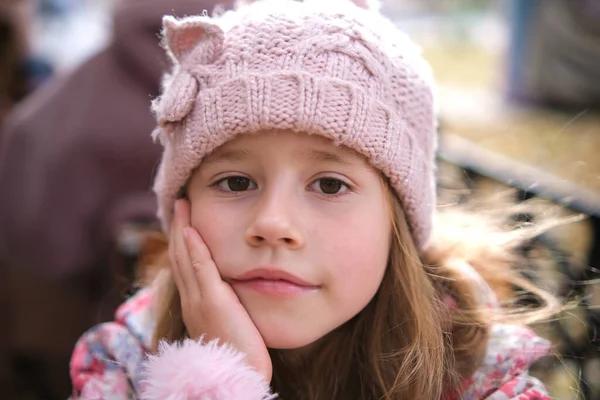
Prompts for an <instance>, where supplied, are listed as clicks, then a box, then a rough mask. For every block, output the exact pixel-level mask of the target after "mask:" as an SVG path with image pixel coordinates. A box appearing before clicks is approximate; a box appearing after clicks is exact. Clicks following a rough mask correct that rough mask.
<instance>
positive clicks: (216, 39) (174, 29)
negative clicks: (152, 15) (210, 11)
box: [152, 16, 224, 138]
mask: <svg viewBox="0 0 600 400" xmlns="http://www.w3.org/2000/svg"><path fill="white" fill-rule="evenodd" d="M223 40H224V33H223V30H222V29H221V28H220V27H219V26H217V25H215V24H214V23H212V22H211V21H210V18H208V17H206V16H194V17H187V18H183V19H176V18H174V17H171V16H165V17H163V45H164V46H165V48H166V50H167V53H168V54H169V56H170V57H171V59H172V61H173V63H174V64H175V68H174V72H173V74H172V75H170V76H167V77H166V79H164V81H163V89H164V90H163V93H162V95H161V96H160V97H159V98H157V99H155V100H154V101H153V102H152V110H153V111H154V113H155V115H156V119H157V122H158V126H159V128H160V129H159V130H158V131H156V132H155V134H153V136H155V138H156V136H160V134H161V133H167V134H170V133H172V132H173V131H174V129H173V128H174V123H177V122H179V121H181V120H182V119H183V118H185V117H186V116H187V115H188V114H189V112H190V111H191V110H192V108H193V106H194V103H195V100H196V98H197V96H198V91H199V84H198V79H197V77H196V76H194V75H195V74H197V73H198V71H202V70H203V68H204V67H205V66H206V65H207V64H211V63H213V62H214V61H215V59H216V58H217V56H218V54H219V51H220V49H221V46H222V44H223ZM192 71H194V72H192Z"/></svg>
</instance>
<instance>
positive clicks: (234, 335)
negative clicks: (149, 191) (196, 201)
mask: <svg viewBox="0 0 600 400" xmlns="http://www.w3.org/2000/svg"><path fill="white" fill-rule="evenodd" d="M169 260H170V262H171V269H172V272H173V279H174V280H175V284H176V285H177V288H178V290H179V296H180V298H181V309H182V313H183V322H184V323H185V326H186V328H187V330H188V332H189V334H190V336H191V337H192V338H194V339H198V338H200V336H202V335H204V337H205V338H206V339H207V340H211V339H216V338H218V339H219V340H220V342H222V343H230V344H232V345H233V346H234V347H235V348H236V349H237V350H238V351H240V352H243V353H245V354H246V361H247V362H248V363H249V364H250V365H251V366H252V367H253V368H254V369H255V370H256V371H257V372H258V373H260V374H261V375H263V376H264V378H265V379H266V381H267V382H271V377H272V374H273V365H272V363H271V358H270V357H269V352H268V351H267V347H266V345H265V342H264V340H263V338H262V336H261V334H260V332H259V331H258V329H257V328H256V326H255V325H254V322H252V319H251V318H250V315H249V314H248V312H247V311H246V309H245V308H244V306H243V305H242V304H241V303H240V301H239V299H238V297H237V295H236V294H235V292H234V291H233V289H232V288H231V286H230V285H229V284H228V283H227V282H225V281H223V280H222V279H221V276H220V274H219V270H218V269H217V266H216V265H215V262H214V261H213V259H212V256H211V254H210V251H209V250H208V247H206V244H204V241H203V240H202V238H201V236H200V234H199V233H198V231H197V230H196V229H194V228H193V227H191V226H190V205H189V203H188V202H187V201H186V200H177V202H176V203H175V216H174V218H173V223H172V227H171V237H170V240H169Z"/></svg>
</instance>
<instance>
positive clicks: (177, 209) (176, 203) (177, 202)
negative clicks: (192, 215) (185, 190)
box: [173, 200, 180, 214]
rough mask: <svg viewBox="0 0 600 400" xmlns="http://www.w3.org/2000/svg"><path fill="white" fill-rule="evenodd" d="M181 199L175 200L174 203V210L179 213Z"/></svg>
mask: <svg viewBox="0 0 600 400" xmlns="http://www.w3.org/2000/svg"><path fill="white" fill-rule="evenodd" d="M179 207H180V205H179V200H175V204H174V205H173V210H174V211H175V213H176V214H177V213H178V212H179Z"/></svg>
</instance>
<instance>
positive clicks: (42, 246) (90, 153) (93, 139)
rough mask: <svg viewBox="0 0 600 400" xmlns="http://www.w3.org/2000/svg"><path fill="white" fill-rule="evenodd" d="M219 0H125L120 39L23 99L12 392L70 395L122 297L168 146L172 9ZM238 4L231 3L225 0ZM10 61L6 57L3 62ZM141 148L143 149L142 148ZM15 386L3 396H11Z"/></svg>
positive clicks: (8, 153) (8, 382)
mask: <svg viewBox="0 0 600 400" xmlns="http://www.w3.org/2000/svg"><path fill="white" fill-rule="evenodd" d="M215 3H217V1H215V0H120V1H118V2H117V3H116V5H115V9H114V14H113V31H112V41H111V42H110V43H109V44H108V45H107V46H106V48H104V49H103V50H101V51H99V52H98V53H97V54H96V55H94V56H92V57H91V58H89V59H88V60H87V61H86V62H84V63H83V64H81V65H80V66H79V67H78V68H77V69H76V70H74V71H73V72H72V73H69V74H67V75H57V76H56V77H54V78H53V79H52V80H50V82H48V84H46V85H44V86H43V87H42V88H40V89H39V90H38V91H36V92H35V93H33V94H32V95H31V96H30V97H29V98H27V99H26V100H25V101H24V102H23V103H21V104H20V105H19V106H18V107H16V108H15V109H14V110H13V111H12V112H11V114H10V115H9V116H8V118H7V119H6V121H5V124H4V126H3V130H2V132H1V133H0V192H1V193H2V196H0V273H1V274H2V282H3V284H2V285H1V287H0V290H2V292H1V293H0V300H1V301H2V302H4V303H5V304H4V305H5V307H2V309H1V312H2V313H3V315H2V316H1V318H2V320H3V321H4V326H5V327H6V328H5V329H4V332H3V333H2V334H3V337H2V338H1V339H2V345H3V348H2V349H1V350H2V351H1V352H0V354H5V355H7V356H6V357H4V358H5V359H6V360H3V364H2V363H0V365H5V366H6V367H5V368H1V367H0V374H2V375H4V376H0V388H3V389H0V397H1V398H11V399H18V398H28V399H32V398H33V399H35V398H43V399H59V398H65V397H66V396H68V394H69V393H70V387H69V376H68V360H69V356H70V353H71V350H72V348H73V345H74V343H75V341H76V339H77V338H78V337H79V335H80V334H81V333H82V332H84V331H85V329H86V328H87V327H89V326H90V325H91V324H93V323H96V322H98V321H102V320H110V319H112V313H113V311H114V308H115V306H116V305H117V304H118V303H119V302H120V301H121V300H122V298H121V296H120V295H119V294H118V293H117V290H115V289H114V279H113V274H112V270H113V269H114V267H111V261H112V260H114V257H113V254H114V253H115V247H116V245H117V244H116V242H117V238H116V235H117V234H118V232H119V231H120V228H121V227H122V226H124V225H125V224H126V223H128V222H136V221H137V222H143V223H152V222H153V221H154V219H155V215H154V214H155V209H156V205H155V203H154V198H153V195H152V193H151V191H150V185H151V182H152V174H153V169H154V167H155V164H156V162H157V160H158V157H159V154H160V149H159V146H157V145H154V144H153V143H152V141H151V140H150V133H151V131H152V129H153V127H154V124H153V118H152V116H151V114H150V110H149V107H150V101H151V99H152V98H153V97H154V96H156V95H157V93H158V89H159V82H160V77H161V74H162V72H163V69H164V68H165V67H166V66H167V60H166V58H165V56H164V51H163V50H162V49H161V47H160V45H159V39H158V33H159V31H160V27H161V17H162V16H163V15H164V14H176V15H180V16H183V15H186V14H198V13H201V12H202V10H204V9H206V10H208V11H210V10H212V9H213V8H214V7H215ZM223 3H224V4H223V6H225V7H226V6H227V5H228V4H227V2H223ZM2 60H3V61H4V58H2ZM132 155H133V156H132ZM2 390H4V392H2Z"/></svg>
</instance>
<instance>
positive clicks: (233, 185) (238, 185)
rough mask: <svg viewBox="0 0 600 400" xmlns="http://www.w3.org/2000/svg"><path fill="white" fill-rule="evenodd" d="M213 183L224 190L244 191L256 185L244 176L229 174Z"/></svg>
mask: <svg viewBox="0 0 600 400" xmlns="http://www.w3.org/2000/svg"><path fill="white" fill-rule="evenodd" d="M215 185H216V186H217V187H218V188H219V189H220V190H222V191H224V192H244V191H246V190H250V189H254V188H255V186H256V185H255V184H254V182H252V180H250V179H249V178H246V177H244V176H230V177H228V178H223V179H221V180H220V181H218V182H217V183H216V184H215Z"/></svg>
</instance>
